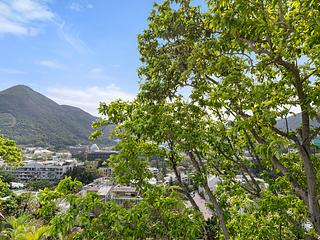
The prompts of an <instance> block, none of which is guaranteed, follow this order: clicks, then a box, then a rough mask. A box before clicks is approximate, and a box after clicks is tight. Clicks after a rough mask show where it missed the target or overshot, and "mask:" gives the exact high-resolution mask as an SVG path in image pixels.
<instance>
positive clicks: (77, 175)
mask: <svg viewBox="0 0 320 240" xmlns="http://www.w3.org/2000/svg"><path fill="white" fill-rule="evenodd" d="M64 176H65V177H71V178H72V179H76V180H78V181H80V182H82V183H83V184H88V183H91V182H93V180H95V179H97V178H98V177H99V176H100V175H99V172H98V170H97V169H95V168H90V167H85V166H76V167H74V168H72V169H70V170H68V171H67V172H66V173H65V174H64Z"/></svg>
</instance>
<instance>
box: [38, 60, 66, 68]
mask: <svg viewBox="0 0 320 240" xmlns="http://www.w3.org/2000/svg"><path fill="white" fill-rule="evenodd" d="M36 64H38V65H41V66H44V67H48V68H51V69H63V68H64V66H63V65H62V64H61V63H59V62H57V61H56V60H50V59H49V60H41V61H37V62H36Z"/></svg>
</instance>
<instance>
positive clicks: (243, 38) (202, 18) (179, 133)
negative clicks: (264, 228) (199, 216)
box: [95, 0, 320, 239]
mask: <svg viewBox="0 0 320 240" xmlns="http://www.w3.org/2000/svg"><path fill="white" fill-rule="evenodd" d="M204 5H205V4H204ZM319 16H320V14H319V3H318V2H317V1H312V0H306V1H298V0H291V1H289V0H263V1H253V0H246V1H244V0H237V1H233V0H219V1H213V0H208V1H207V5H206V7H197V6H193V5H192V4H191V1H190V0H165V1H163V3H161V4H155V7H154V9H153V10H152V12H151V14H150V17H149V26H148V28H147V29H146V30H145V31H144V32H143V33H142V34H141V35H140V36H139V50H140V54H141V61H142V63H143V65H142V67H141V68H140V69H139V75H140V76H141V79H142V83H141V86H140V92H139V94H138V97H137V98H136V100H135V101H134V102H133V103H124V102H121V101H117V102H114V103H111V104H109V105H106V104H101V106H100V113H101V114H103V115H105V116H106V118H105V119H101V120H100V121H99V122H97V123H96V124H95V127H97V128H99V127H101V126H103V125H105V124H107V123H114V124H117V126H118V128H117V129H116V130H115V132H114V134H115V135H116V136H117V137H119V138H121V139H122V140H123V142H122V143H121V144H120V148H121V147H122V148H123V152H124V155H122V156H120V157H119V158H117V161H118V163H117V164H118V165H121V163H123V162H126V161H127V162H128V161H129V162H130V159H128V158H126V156H125V152H126V151H125V150H126V149H129V146H130V144H127V143H129V142H128V140H129V139H130V141H132V140H134V141H135V142H136V143H138V144H140V143H144V142H146V143H148V144H151V143H152V144H155V145H156V146H158V150H159V151H162V152H163V154H165V156H166V157H167V158H168V159H169V162H170V163H171V167H172V168H173V170H174V169H175V168H176V166H177V164H179V161H180V160H181V157H182V156H181V153H184V155H187V156H188V157H189V159H190V160H191V162H192V163H193V166H194V168H195V170H196V172H195V173H196V174H195V175H196V179H195V180H197V183H198V184H199V185H200V186H202V187H203V188H204V189H205V191H206V193H207V195H208V197H209V202H210V203H211V204H212V205H213V209H214V210H215V213H216V216H217V217H218V219H219V222H220V225H221V228H222V230H223V234H224V238H225V239H228V238H229V235H230V230H231V229H228V225H229V226H230V225H231V224H227V222H230V221H231V220H230V211H231V210H230V208H228V207H226V206H225V205H224V204H223V199H222V196H220V199H219V197H217V194H215V193H213V192H212V189H210V188H209V187H208V184H207V178H208V176H209V175H210V174H214V175H217V176H221V178H222V182H224V183H229V185H228V187H230V186H231V187H232V188H235V187H236V186H239V185H240V187H241V189H243V190H244V191H245V193H246V196H250V197H249V198H250V199H251V200H253V201H254V202H256V203H259V202H260V203H261V202H263V201H259V200H260V199H263V197H264V196H265V194H266V191H267V192H269V193H270V192H271V193H272V194H273V195H274V196H280V195H282V194H286V195H288V196H289V195H290V196H292V197H293V198H295V201H297V202H299V204H298V205H299V206H300V203H302V205H303V206H304V207H305V208H306V209H307V212H308V214H305V215H304V216H305V217H306V216H307V217H308V219H309V221H310V222H311V223H312V225H313V228H314V230H315V231H316V232H317V233H318V234H320V205H319V196H320V195H319V191H320V189H319V184H320V182H319V180H320V179H319V177H320V169H319V167H320V166H319V159H318V157H317V156H316V155H315V154H314V152H313V150H312V149H313V148H314V146H313V144H312V139H313V138H314V137H315V136H316V135H317V134H318V133H319V131H320V128H313V127H312V126H311V121H310V120H311V119H313V118H315V117H316V116H318V114H319V110H318V107H319V103H320V102H319V96H318V95H319V74H320V72H319V71H320V70H319V69H320V68H319V63H320V56H319V51H318V48H319V44H320V40H319V39H320V19H319ZM296 111H300V112H301V122H302V124H301V126H299V127H298V128H297V129H290V128H289V127H288V126H287V127H286V129H280V128H277V127H276V122H277V120H279V119H281V118H282V119H285V120H286V119H287V117H288V116H290V115H292V114H294V113H295V112H296ZM126 144H127V146H126ZM162 144H165V147H163V145H162ZM137 162H138V163H137ZM137 165H139V161H134V162H132V163H131V165H130V166H132V167H137ZM139 166H141V165H139ZM136 169H137V168H136ZM140 172H141V171H140ZM175 172H176V171H175ZM239 174H240V175H242V179H243V181H244V182H245V184H239V182H237V181H236V180H235V176H236V175H239ZM176 175H177V178H178V179H179V173H178V172H176ZM258 179H263V182H264V183H268V184H262V182H261V181H259V180H258ZM281 179H284V180H283V181H281V182H282V184H278V183H279V182H280V180H281ZM274 184H278V188H277V187H273V188H272V190H271V191H270V189H269V188H270V186H274ZM180 187H181V189H182V190H183V192H184V193H185V194H186V195H187V196H188V191H189V190H188V189H186V188H185V186H183V184H180ZM225 187H226V188H225V191H229V190H228V189H229V188H227V186H226V185H225ZM266 188H267V189H266ZM229 193H230V194H237V193H238V192H237V191H232V190H230V191H229ZM231 197H232V195H231V196H229V199H231ZM288 199H289V198H288ZM247 200H248V199H247ZM247 200H244V201H247ZM190 201H191V202H192V200H191V199H190ZM219 201H220V203H219ZM226 203H227V202H226ZM194 207H195V208H197V206H196V204H194ZM238 210H239V209H238ZM273 210H274V211H279V209H278V210H277V209H273ZM301 213H303V210H302V211H301ZM302 215H303V214H302ZM292 221H293V220H292ZM299 221H300V223H299V224H300V225H301V224H303V222H304V221H306V220H305V218H303V217H302V218H300V220H299ZM293 222H294V221H293ZM293 222H291V223H292V224H294V223H293ZM299 224H298V225H299ZM229 228H230V227H229ZM280 229H281V228H280Z"/></svg>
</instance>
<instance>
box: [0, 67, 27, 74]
mask: <svg viewBox="0 0 320 240" xmlns="http://www.w3.org/2000/svg"><path fill="white" fill-rule="evenodd" d="M0 73H3V74H12V75H16V74H25V73H26V72H23V71H20V70H18V69H13V68H0Z"/></svg>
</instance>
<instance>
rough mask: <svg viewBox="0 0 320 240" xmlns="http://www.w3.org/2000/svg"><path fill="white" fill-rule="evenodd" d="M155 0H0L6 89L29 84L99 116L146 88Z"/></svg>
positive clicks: (0, 67)
mask: <svg viewBox="0 0 320 240" xmlns="http://www.w3.org/2000/svg"><path fill="white" fill-rule="evenodd" d="M153 2H154V1H153V0H0V52H1V55H0V90H3V89H6V88H8V87H10V86H13V85H17V84H25V85H28V86H30V87H32V88H33V89H34V90H36V91H39V92H41V93H43V94H45V95H47V96H49V97H50V98H52V99H53V100H55V101H57V102H58V103H59V104H69V105H73V106H77V107H80V108H82V109H84V110H86V111H88V112H90V113H92V114H96V108H97V106H98V103H99V101H107V102H109V101H111V100H114V99H116V98H118V97H121V98H123V99H125V100H130V99H132V98H133V97H134V95H135V94H136V92H137V91H138V77H137V72H136V69H137V68H138V67H139V65H140V63H139V53H138V51H137V34H139V33H141V32H142V31H143V29H145V28H146V27H147V20H146V19H147V17H148V15H149V12H150V10H151V8H152V4H153Z"/></svg>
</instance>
